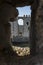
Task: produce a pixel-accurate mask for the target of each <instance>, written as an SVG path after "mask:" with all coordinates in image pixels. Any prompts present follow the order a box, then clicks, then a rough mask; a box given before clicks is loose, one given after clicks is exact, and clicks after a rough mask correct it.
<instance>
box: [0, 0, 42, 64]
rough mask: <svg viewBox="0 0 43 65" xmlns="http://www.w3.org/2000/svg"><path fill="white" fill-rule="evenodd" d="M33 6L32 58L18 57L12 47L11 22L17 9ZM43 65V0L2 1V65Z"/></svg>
mask: <svg viewBox="0 0 43 65" xmlns="http://www.w3.org/2000/svg"><path fill="white" fill-rule="evenodd" d="M29 5H30V6H31V10H32V12H31V23H30V24H31V27H30V44H31V46H30V49H31V50H30V56H25V57H18V56H17V55H16V53H15V52H14V51H13V49H12V47H11V41H10V34H11V30H10V23H9V22H10V21H14V20H15V18H16V17H17V16H18V10H17V9H16V7H22V6H29ZM19 64H20V65H43V0H0V65H19Z"/></svg>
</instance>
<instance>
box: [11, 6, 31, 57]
mask: <svg viewBox="0 0 43 65" xmlns="http://www.w3.org/2000/svg"><path fill="white" fill-rule="evenodd" d="M17 9H18V11H19V15H18V17H17V19H16V20H15V21H14V22H13V23H11V39H12V48H13V50H14V51H16V53H17V54H18V55H19V56H25V55H30V43H29V36H30V35H29V34H30V21H31V6H24V7H17Z"/></svg>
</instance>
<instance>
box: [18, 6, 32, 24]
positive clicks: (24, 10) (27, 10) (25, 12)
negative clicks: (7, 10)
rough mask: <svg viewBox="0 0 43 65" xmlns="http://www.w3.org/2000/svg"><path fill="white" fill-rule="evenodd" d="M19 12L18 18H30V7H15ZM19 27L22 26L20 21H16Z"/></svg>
mask: <svg viewBox="0 0 43 65" xmlns="http://www.w3.org/2000/svg"><path fill="white" fill-rule="evenodd" d="M17 9H18V11H19V15H18V16H24V15H28V16H29V15H30V16H31V6H25V7H17ZM18 23H19V25H23V21H22V19H21V20H19V21H18Z"/></svg>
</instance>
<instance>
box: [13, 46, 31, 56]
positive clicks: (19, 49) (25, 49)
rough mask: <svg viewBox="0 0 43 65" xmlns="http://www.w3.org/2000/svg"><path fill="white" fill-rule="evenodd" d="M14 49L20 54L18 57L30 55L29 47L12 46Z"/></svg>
mask: <svg viewBox="0 0 43 65" xmlns="http://www.w3.org/2000/svg"><path fill="white" fill-rule="evenodd" d="M12 48H13V50H14V51H15V52H16V53H17V54H18V56H25V55H30V48H29V47H19V46H12Z"/></svg>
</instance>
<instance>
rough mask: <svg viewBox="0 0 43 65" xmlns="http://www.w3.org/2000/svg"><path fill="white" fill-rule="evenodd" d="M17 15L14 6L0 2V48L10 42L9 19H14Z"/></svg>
mask: <svg viewBox="0 0 43 65" xmlns="http://www.w3.org/2000/svg"><path fill="white" fill-rule="evenodd" d="M17 15H18V11H17V10H16V8H14V7H12V6H11V5H9V4H6V3H4V4H2V5H1V6H0V48H3V47H6V46H8V43H9V42H10V34H11V29H10V23H9V22H10V21H12V20H11V19H12V18H13V19H14V20H15V18H16V16H17Z"/></svg>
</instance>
